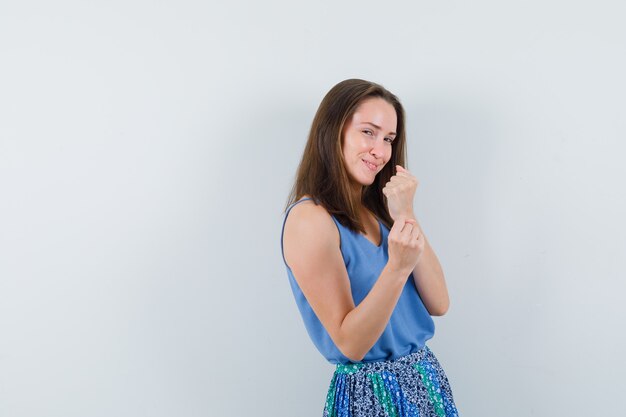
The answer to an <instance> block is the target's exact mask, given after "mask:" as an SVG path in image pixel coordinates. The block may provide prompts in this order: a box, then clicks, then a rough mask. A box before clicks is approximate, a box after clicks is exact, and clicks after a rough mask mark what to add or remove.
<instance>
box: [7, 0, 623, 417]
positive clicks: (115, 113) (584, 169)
mask: <svg viewBox="0 0 626 417" xmlns="http://www.w3.org/2000/svg"><path fill="white" fill-rule="evenodd" d="M625 12H626V7H625V6H624V5H623V3H622V2H618V1H596V2H582V1H574V2H572V1H556V0H544V1H509V2H499V1H486V0H477V1H473V2H460V1H444V2H424V1H417V2H415V1H412V2H408V1H406V2H394V1H391V2H378V1H346V2H335V1H333V2H330V1H322V2H319V1H317V2H306V3H304V2H294V1H283V2H278V1H271V2H268V1H266V2H254V1H246V2H236V3H230V4H227V3H226V2H203V1H136V0H131V1H113V2H112V1H107V2H78V1H76V2H70V1H58V2H43V1H34V2H17V1H13V2H2V3H1V4H0V56H1V64H0V415H1V416H3V417H36V416H37V417H38V416H46V417H53V416H63V417H72V416H76V417H79V416H80V417H84V416H102V417H110V416H119V417H123V416H129V417H131V416H132V417H136V416H151V417H159V416H186V417H187V416H188V417H192V416H226V415H228V416H272V417H278V416H299V417H308V416H311V417H313V416H320V415H321V412H322V408H323V404H324V400H325V395H326V391H327V389H328V386H329V383H330V379H331V376H332V372H333V370H334V367H333V366H332V365H330V364H329V363H327V362H326V361H325V360H324V359H323V357H322V356H321V355H320V354H319V352H317V351H316V350H315V348H314V346H313V344H312V343H311V341H310V340H309V338H308V335H307V333H306V331H305V329H304V325H303V323H302V320H301V318H300V316H299V313H298V310H297V307H296V304H295V302H294V299H293V296H292V293H291V289H290V287H289V284H288V279H287V274H286V270H285V266H284V264H283V261H282V258H281V254H280V230H281V226H282V210H283V208H284V205H285V202H286V197H287V194H288V192H289V190H290V187H291V185H292V183H293V179H294V174H295V170H296V168H297V165H298V163H299V160H300V157H301V153H302V150H303V147H304V143H305V140H306V138H307V134H308V129H309V128H310V124H311V121H312V118H313V115H314V113H315V111H316V109H317V106H318V105H319V103H320V101H321V99H322V98H323V96H324V95H325V94H326V92H327V91H328V90H329V89H330V88H331V87H332V86H333V85H334V84H336V83H337V82H339V81H341V80H344V79H346V78H364V79H368V80H371V81H375V82H378V83H381V84H382V85H384V86H385V87H387V88H388V89H390V90H391V91H392V92H394V93H395V94H396V95H397V96H398V97H399V98H400V100H401V101H402V102H403V104H404V106H405V109H406V115H407V128H408V154H409V158H408V169H409V170H410V171H411V172H412V173H413V174H414V175H415V176H416V177H417V178H418V179H419V181H420V185H419V188H418V190H417V194H416V199H415V208H416V214H417V216H418V219H419V221H420V223H421V225H422V227H423V229H424V232H425V233H426V235H427V236H428V238H429V240H430V242H431V244H432V245H433V248H434V249H435V252H436V253H437V255H438V256H439V259H440V261H441V263H442V266H443V269H444V272H445V274H446V281H447V284H448V289H449V292H450V298H451V307H450V310H449V311H448V313H447V314H446V315H444V316H442V317H436V318H435V324H436V332H435V337H434V338H433V339H432V340H430V341H429V342H428V344H429V346H430V348H431V349H432V350H433V351H434V352H435V354H436V355H437V357H438V358H439V360H440V362H441V363H442V365H443V367H444V369H445V371H446V373H447V375H448V377H449V379H450V383H451V386H452V389H453V392H454V397H455V401H456V403H457V407H458V408H459V411H460V414H461V415H462V416H483V417H487V416H493V417H500V416H510V417H515V416H530V415H532V416H550V415H567V416H583V415H616V414H618V413H619V412H620V411H621V409H622V408H623V407H622V400H621V395H622V394H623V392H624V388H626V384H625V382H624V378H623V375H624V373H625V372H626V362H625V361H624V358H623V353H624V351H626V342H625V340H626V338H625V337H624V334H623V331H622V330H621V329H622V328H623V327H624V323H625V318H626V307H625V305H624V303H623V302H622V298H623V293H624V290H625V289H626V285H625V283H624V272H623V271H624V270H625V268H626V260H625V258H626V256H625V255H626V227H625V222H624V218H623V216H624V213H626V196H625V192H624V179H625V178H626V169H625V168H624V163H623V159H624V154H625V152H626V145H625V144H624V143H625V142H624V140H625V139H626V125H625V122H624V109H625V108H626V103H625V99H624V97H626V83H625V81H624V74H625V73H626V55H625V54H624V51H625V50H626V28H625V26H624V24H623V17H624V15H625Z"/></svg>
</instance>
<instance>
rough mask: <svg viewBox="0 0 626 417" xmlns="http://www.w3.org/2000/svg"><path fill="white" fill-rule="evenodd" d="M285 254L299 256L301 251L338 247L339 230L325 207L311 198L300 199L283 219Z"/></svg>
mask: <svg viewBox="0 0 626 417" xmlns="http://www.w3.org/2000/svg"><path fill="white" fill-rule="evenodd" d="M283 239H284V244H285V256H286V258H287V260H288V261H289V257H290V256H289V255H292V256H299V255H300V254H301V253H302V252H303V251H312V250H314V251H315V252H317V251H318V250H319V251H321V252H325V250H331V249H333V248H339V244H340V236H339V230H338V229H337V226H336V225H335V222H334V220H333V219H332V217H331V216H330V214H329V213H328V212H327V211H326V209H325V208H324V207H323V206H321V205H318V204H316V203H315V202H314V201H313V200H306V201H302V202H300V203H298V204H296V205H295V206H293V207H292V208H291V210H290V211H289V214H288V216H287V218H286V219H285V228H284V237H283Z"/></svg>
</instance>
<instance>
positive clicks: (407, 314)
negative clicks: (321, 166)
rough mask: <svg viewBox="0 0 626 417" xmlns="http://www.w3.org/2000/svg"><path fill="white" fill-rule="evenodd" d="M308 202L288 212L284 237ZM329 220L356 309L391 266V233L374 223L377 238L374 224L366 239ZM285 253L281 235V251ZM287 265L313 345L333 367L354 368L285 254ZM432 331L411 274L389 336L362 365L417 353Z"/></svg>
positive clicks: (387, 330)
mask: <svg viewBox="0 0 626 417" xmlns="http://www.w3.org/2000/svg"><path fill="white" fill-rule="evenodd" d="M309 199H311V198H309V197H305V198H302V199H300V200H299V201H297V202H296V203H294V204H292V205H291V206H290V207H289V208H288V209H287V211H286V213H285V216H284V220H283V232H284V225H285V221H286V219H287V216H288V215H289V212H290V210H291V208H293V207H294V206H295V205H296V204H298V203H300V202H302V201H306V200H309ZM331 218H332V219H333V222H334V223H335V225H336V226H337V230H338V232H339V242H340V250H341V254H342V257H343V260H344V264H345V267H346V271H347V273H348V277H349V279H350V289H351V292H352V298H353V300H354V304H355V306H357V305H359V303H360V302H361V301H363V299H364V298H365V297H366V296H367V294H368V293H369V291H370V290H371V288H372V287H373V286H374V284H375V283H376V281H377V279H378V277H379V276H380V274H381V272H382V270H383V268H384V267H385V265H386V264H387V261H388V259H389V255H388V245H387V237H388V236H389V228H387V226H385V225H384V224H383V223H382V222H381V221H380V219H378V218H376V219H375V221H376V222H377V223H378V233H374V232H373V231H374V230H375V229H374V228H373V227H374V226H373V224H370V225H369V226H367V227H366V230H367V236H365V235H363V234H361V233H358V232H354V231H352V230H350V229H348V228H347V227H345V226H343V225H342V224H341V223H340V222H339V221H338V220H337V219H336V218H335V216H332V215H331ZM282 249H283V241H282V233H281V251H282ZM283 262H284V263H285V267H286V269H287V275H288V278H289V283H290V285H291V289H292V292H293V295H294V298H295V301H296V304H297V306H298V309H299V311H300V314H301V316H302V319H303V321H304V324H305V328H306V330H307V332H308V334H309V337H310V338H311V340H312V342H313V344H314V345H315V346H316V348H317V349H318V351H319V352H320V353H321V354H322V355H323V356H324V357H325V358H326V359H327V360H328V361H329V362H330V363H333V364H336V363H342V364H346V363H352V362H353V361H351V360H350V359H348V358H347V357H345V356H344V355H343V354H342V353H341V352H340V351H339V349H338V348H337V347H336V346H335V344H334V342H333V341H332V339H331V338H330V336H329V334H328V332H327V331H326V329H325V328H324V326H323V325H322V323H321V322H320V320H319V319H318V318H317V316H316V315H315V313H314V311H313V310H312V308H311V306H310V305H309V303H308V301H307V300H306V297H305V296H304V294H303V293H302V291H301V290H300V287H299V286H298V283H297V281H296V279H295V277H294V275H293V272H292V271H291V268H289V266H288V265H287V262H286V260H285V258H284V252H283ZM434 330H435V329H434V322H433V320H432V318H431V316H430V314H429V313H428V311H427V310H426V308H425V306H424V304H423V303H422V300H421V298H420V297H419V294H418V292H417V288H416V287H415V283H414V281H413V274H411V275H410V276H409V277H408V279H407V282H406V284H405V286H404V289H403V291H402V293H401V295H400V297H399V299H398V302H397V304H396V307H395V308H394V311H393V313H392V315H391V317H390V319H389V322H388V323H387V326H386V327H385V330H384V331H383V333H382V335H381V336H380V338H379V339H378V340H377V341H376V343H375V344H374V346H372V348H371V349H370V350H369V352H368V353H367V354H366V355H365V357H364V358H363V360H362V361H361V362H376V361H381V360H390V359H396V358H398V357H401V356H404V355H407V354H410V353H413V352H416V351H417V350H419V349H420V348H421V347H422V346H424V345H425V343H426V341H427V340H428V339H430V338H431V337H432V336H433V335H434Z"/></svg>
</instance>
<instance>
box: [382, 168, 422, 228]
mask: <svg viewBox="0 0 626 417" xmlns="http://www.w3.org/2000/svg"><path fill="white" fill-rule="evenodd" d="M418 184H419V182H418V181H417V178H415V177H414V176H413V175H412V174H411V173H410V172H409V171H407V170H406V169H404V168H403V167H402V166H400V165H396V175H394V176H392V177H391V179H390V180H389V181H388V182H387V184H385V186H384V187H383V194H384V195H385V197H387V209H388V210H389V215H390V216H391V218H392V219H393V220H394V221H395V220H397V219H398V218H399V217H401V216H404V217H410V216H413V198H414V197H415V190H417V186H418Z"/></svg>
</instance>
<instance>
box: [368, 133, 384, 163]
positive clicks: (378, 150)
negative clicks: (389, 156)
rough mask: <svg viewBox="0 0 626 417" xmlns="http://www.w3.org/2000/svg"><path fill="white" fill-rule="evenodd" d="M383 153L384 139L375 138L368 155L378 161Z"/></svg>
mask: <svg viewBox="0 0 626 417" xmlns="http://www.w3.org/2000/svg"><path fill="white" fill-rule="evenodd" d="M384 152H385V139H383V138H377V139H376V140H375V141H374V144H373V145H372V149H370V154H372V155H373V156H375V157H376V158H378V159H380V158H382V157H383V155H384Z"/></svg>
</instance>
